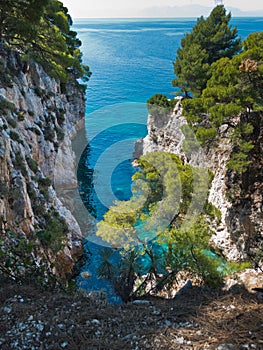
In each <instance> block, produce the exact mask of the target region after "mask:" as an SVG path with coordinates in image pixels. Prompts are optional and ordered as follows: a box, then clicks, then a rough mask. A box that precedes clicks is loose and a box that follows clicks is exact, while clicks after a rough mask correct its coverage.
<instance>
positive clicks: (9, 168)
mask: <svg viewBox="0 0 263 350" xmlns="http://www.w3.org/2000/svg"><path fill="white" fill-rule="evenodd" d="M0 69H1V77H0V158H1V162H0V232H1V241H2V242H3V247H4V248H3V249H4V250H6V249H8V247H12V245H16V246H17V244H18V243H17V242H18V241H17V237H18V240H19V239H20V238H23V239H25V241H26V242H28V241H29V240H32V239H33V240H36V241H35V242H36V245H37V246H39V251H42V250H43V249H44V248H46V249H44V251H45V254H47V255H48V259H49V261H50V264H52V265H53V264H54V267H52V268H53V269H55V272H56V273H57V274H58V275H59V276H61V277H62V278H67V277H68V276H70V275H71V274H72V273H73V269H74V266H75V263H76V262H77V261H78V260H79V259H80V258H81V257H82V254H83V244H82V237H81V231H80V228H79V226H78V223H77V222H76V220H75V218H74V217H73V216H72V214H71V212H70V211H69V210H68V209H67V208H66V207H65V206H64V205H63V204H62V202H61V200H60V198H59V197H58V195H57V193H56V191H55V188H54V187H56V188H59V186H63V187H64V188H65V187H67V186H69V187H71V188H72V187H76V186H77V183H76V180H75V165H76V164H75V155H74V153H73V151H72V148H71V139H72V138H73V136H74V135H75V134H76V132H77V130H78V128H79V127H80V126H81V124H82V125H83V123H84V119H83V117H84V113H85V100H84V93H83V91H81V88H80V86H79V84H78V83H77V82H76V81H75V80H74V79H72V80H70V81H69V82H68V83H66V84H63V85H62V84H60V82H59V81H57V80H55V79H54V78H51V77H50V76H49V75H48V74H47V73H46V72H45V71H44V70H43V69H42V67H41V66H40V65H38V64H37V63H35V62H29V63H27V62H24V61H22V60H21V58H20V55H19V53H18V52H15V51H11V50H8V49H6V48H3V47H2V46H0ZM54 180H56V183H54ZM52 235H54V237H53V236H52ZM11 237H13V238H11ZM14 237H15V238H14ZM58 242H59V244H60V245H58ZM40 243H41V244H40ZM56 244H57V246H56ZM43 247H44V248H43ZM30 254H31V255H32V253H30ZM35 258H37V257H35Z"/></svg>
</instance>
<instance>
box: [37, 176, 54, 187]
mask: <svg viewBox="0 0 263 350" xmlns="http://www.w3.org/2000/svg"><path fill="white" fill-rule="evenodd" d="M38 184H39V186H41V187H45V188H47V187H49V186H51V184H52V181H51V179H49V178H48V177H41V178H39V179H38Z"/></svg>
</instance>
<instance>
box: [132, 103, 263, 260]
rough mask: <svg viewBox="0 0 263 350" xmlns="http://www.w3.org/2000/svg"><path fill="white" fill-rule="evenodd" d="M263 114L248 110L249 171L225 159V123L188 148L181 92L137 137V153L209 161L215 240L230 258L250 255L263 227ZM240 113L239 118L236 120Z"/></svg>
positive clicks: (228, 146)
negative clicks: (198, 147) (198, 146)
mask: <svg viewBox="0 0 263 350" xmlns="http://www.w3.org/2000/svg"><path fill="white" fill-rule="evenodd" d="M262 117H263V115H262V112H257V113H253V112H250V113H248V115H247V116H246V118H249V121H250V122H251V123H252V124H253V127H254V132H253V134H252V135H251V139H252V141H253V145H254V149H253V150H252V152H251V153H250V160H251V163H250V165H249V168H248V170H247V171H246V172H245V173H242V174H238V173H236V172H234V171H231V170H229V169H228V166H227V163H228V161H229V159H230V157H231V154H232V152H233V151H234V146H233V144H232V143H231V137H230V135H231V129H230V128H229V126H228V125H222V126H221V129H220V133H219V135H218V137H217V138H216V139H215V140H214V141H213V142H212V143H206V144H205V145H204V146H203V147H202V151H201V154H200V152H199V154H191V155H190V156H189V154H188V155H186V154H185V152H184V150H183V148H182V144H183V140H184V138H185V136H184V134H183V132H182V126H183V125H186V124H187V121H186V119H185V118H184V116H183V110H182V106H181V98H178V102H177V104H176V106H175V108H174V110H173V112H172V113H168V114H167V113H163V114H160V115H156V116H154V115H149V117H148V135H147V136H146V137H145V138H144V139H140V140H138V142H137V144H136V146H135V153H134V155H135V157H139V156H140V155H142V154H146V153H148V152H155V151H164V152H171V153H175V154H177V155H179V156H180V157H181V159H182V160H183V162H185V163H189V164H191V165H193V166H205V167H207V168H208V169H209V170H211V171H212V172H213V174H214V178H213V181H212V184H211V187H210V191H209V202H210V203H211V204H213V205H214V206H215V207H216V208H217V209H218V210H219V211H220V213H221V215H220V216H221V220H220V223H219V224H218V223H211V225H212V229H213V231H214V235H213V238H212V239H213V241H214V243H215V244H216V246H217V247H218V248H219V249H220V250H221V251H222V252H223V254H224V255H225V256H226V257H227V258H229V259H231V260H243V259H248V258H249V259H252V260H253V257H254V253H255V249H257V247H258V245H259V244H260V242H262V232H263V207H262V203H263V201H262V199H263V198H262V193H263V182H262V178H263V173H262V165H263V163H262V148H263V125H262V121H263V118H262ZM239 118H241V116H238V117H237V118H236V119H237V120H236V123H238V120H239Z"/></svg>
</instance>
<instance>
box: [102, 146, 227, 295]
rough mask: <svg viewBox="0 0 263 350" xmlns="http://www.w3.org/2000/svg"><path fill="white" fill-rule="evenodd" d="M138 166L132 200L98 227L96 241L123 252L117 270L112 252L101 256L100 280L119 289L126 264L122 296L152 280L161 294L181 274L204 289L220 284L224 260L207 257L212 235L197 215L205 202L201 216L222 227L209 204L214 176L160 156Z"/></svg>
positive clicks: (147, 158) (111, 211)
mask: <svg viewBox="0 0 263 350" xmlns="http://www.w3.org/2000/svg"><path fill="white" fill-rule="evenodd" d="M139 164H140V171H138V172H136V173H135V174H134V176H133V181H134V183H133V187H132V188H133V197H132V198H131V199H130V200H129V201H122V202H121V201H116V202H115V205H114V206H112V207H111V208H110V209H109V211H108V212H107V213H106V214H105V215H104V219H103V220H102V221H101V222H99V223H98V225H97V228H98V231H97V235H98V236H100V237H102V238H103V240H105V241H106V242H108V243H109V244H110V245H111V246H113V247H119V246H123V247H124V251H123V255H122V258H121V261H120V262H119V264H117V265H116V263H114V260H113V259H112V255H111V254H110V251H109V250H107V251H106V252H105V256H103V257H102V262H101V265H100V266H99V269H98V273H99V276H100V277H104V278H108V279H110V280H111V281H114V283H115V284H117V285H118V284H119V282H120V280H118V281H117V279H116V276H117V275H118V274H120V271H122V268H123V266H124V265H125V264H126V265H125V266H126V272H127V273H126V274H124V275H123V276H125V278H126V279H125V278H124V280H125V281H126V282H125V283H126V289H125V292H126V293H127V292H128V291H129V293H130V295H140V294H141V293H145V292H147V282H149V281H151V283H152V281H153V280H155V281H156V282H155V283H154V284H155V286H154V287H153V289H154V290H156V291H157V290H160V289H162V288H163V287H164V286H167V285H169V284H170V283H172V282H174V280H175V278H176V275H177V273H178V272H179V271H186V272H188V273H192V274H193V275H195V276H198V277H199V278H200V279H201V280H202V281H203V282H204V283H205V284H208V285H212V286H215V285H218V284H219V283H221V282H222V278H223V273H222V272H221V270H220V269H219V267H220V264H221V262H222V260H220V259H219V258H218V257H216V256H214V255H213V256H212V255H211V254H210V255H209V254H208V250H209V249H210V243H209V241H210V238H211V235H212V232H211V230H210V229H209V226H208V224H207V223H206V220H205V216H203V215H202V214H199V215H198V216H197V215H196V211H197V208H198V205H199V204H200V202H202V201H204V203H205V204H204V209H203V210H204V212H205V214H206V215H209V216H211V217H212V218H213V219H214V218H217V220H218V221H220V215H219V212H218V210H217V209H216V208H215V207H213V206H212V205H211V204H209V203H208V201H207V195H208V189H209V186H210V184H211V181H212V178H213V175H212V174H211V173H208V172H207V170H206V169H196V168H192V167H191V166H190V165H184V164H182V162H181V160H180V158H179V157H178V156H176V155H174V154H169V153H168V154H167V153H163V152H154V153H151V154H147V155H145V156H143V157H141V158H140V159H139ZM194 187H195V188H194ZM127 259H128V260H127ZM142 261H144V262H143V263H142ZM145 261H146V263H145ZM127 276H129V278H128V277H127ZM125 283H124V281H123V280H122V281H121V284H122V285H125ZM135 289H136V290H135ZM122 292H123V290H122ZM126 298H127V295H126Z"/></svg>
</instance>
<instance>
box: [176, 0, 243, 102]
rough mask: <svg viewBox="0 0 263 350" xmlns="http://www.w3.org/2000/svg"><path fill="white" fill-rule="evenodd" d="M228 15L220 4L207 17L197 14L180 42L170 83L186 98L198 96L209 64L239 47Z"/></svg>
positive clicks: (204, 85)
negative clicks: (192, 25)
mask: <svg viewBox="0 0 263 350" xmlns="http://www.w3.org/2000/svg"><path fill="white" fill-rule="evenodd" d="M230 19H231V15H230V14H228V15H226V10H225V8H224V6H223V5H219V6H216V7H215V8H214V9H213V11H212V12H211V14H210V16H209V17H208V18H207V19H204V18H203V17H200V18H199V19H198V20H197V23H196V25H195V26H194V27H193V29H192V32H191V33H189V34H186V35H185V37H184V38H183V39H182V41H181V47H180V48H179V49H178V51H177V58H176V61H175V62H174V73H175V74H176V76H177V77H176V78H175V79H174V80H173V85H174V86H177V87H179V88H180V92H181V93H183V94H184V95H185V96H186V97H187V96H189V94H192V95H194V96H200V95H201V93H202V91H203V89H204V88H205V87H206V82H207V81H208V79H209V78H210V76H211V64H212V63H213V62H216V61H217V60H219V59H220V58H222V57H229V58H231V57H233V55H234V54H236V53H237V52H238V51H239V50H240V47H241V46H240V39H239V38H237V29H236V27H234V28H233V29H231V27H230V26H229V21H230Z"/></svg>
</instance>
